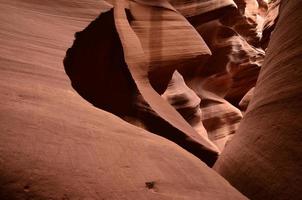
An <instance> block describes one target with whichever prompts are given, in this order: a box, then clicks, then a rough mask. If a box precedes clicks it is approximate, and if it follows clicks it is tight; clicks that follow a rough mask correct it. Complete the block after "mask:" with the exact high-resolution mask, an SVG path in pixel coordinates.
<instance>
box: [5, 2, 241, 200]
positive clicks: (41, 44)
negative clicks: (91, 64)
mask: <svg viewBox="0 0 302 200" xmlns="http://www.w3.org/2000/svg"><path fill="white" fill-rule="evenodd" d="M109 8H110V7H109V6H107V5H105V4H104V2H102V1H89V0H85V1H63V0H57V1H33V0H11V1H6V2H4V1H1V2H0V10H1V12H0V34H1V37H0V99H1V103H0V132H1V134H0V199H1V200H13V199H18V200H24V199H34V200H39V199H54V200H57V199H58V200H59V199H60V200H61V199H115V200H120V199H129V200H133V199H166V200H168V199H188V200H192V199H196V200H199V199H223V200H225V199H230V200H234V199H246V198H245V197H244V196H243V195H241V194H240V193H239V192H238V191H236V190H235V189H234V188H233V187H232V186H230V185H229V183H228V182H227V181H225V180H224V179H223V178H222V177H221V176H219V175H218V174H217V173H216V172H215V171H213V170H211V169H210V168H208V167H207V166H206V165H205V164H204V163H203V162H201V161H200V160H199V159H197V158H196V157H194V156H193V155H192V154H190V153H188V152H187V151H185V150H183V149H182V148H180V147H179V146H178V145H176V144H174V143H172V142H170V141H168V140H166V139H164V138H162V137H160V136H156V135H154V134H152V133H150V132H147V131H145V130H143V129H141V128H137V127H135V126H133V125H130V124H128V123H126V122H125V121H123V120H121V119H120V118H118V117H116V116H114V115H112V114H110V113H108V112H105V111H102V110H100V109H96V108H95V107H93V106H92V105H90V104H89V103H87V102H86V101H85V100H83V99H82V98H81V97H80V96H79V95H78V94H77V93H76V92H75V91H74V89H73V88H72V87H71V86H70V81H69V79H68V77H67V75H66V74H65V72H64V68H63V64H62V62H63V59H64V56H65V53H66V50H67V49H68V47H70V46H71V43H72V41H73V35H74V33H75V32H77V31H79V30H82V29H84V28H85V27H86V26H87V25H88V24H89V23H90V21H92V20H94V19H95V18H96V17H97V16H98V15H99V14H100V12H102V11H104V10H107V9H109ZM107 87H111V86H110V84H108V85H107ZM103 94H104V93H103ZM104 95H106V93H105V94H104ZM119 100H120V101H123V100H124V99H119Z"/></svg>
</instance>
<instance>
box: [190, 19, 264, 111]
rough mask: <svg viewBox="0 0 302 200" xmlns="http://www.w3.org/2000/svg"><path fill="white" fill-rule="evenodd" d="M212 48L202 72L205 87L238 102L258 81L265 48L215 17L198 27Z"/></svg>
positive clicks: (235, 102)
mask: <svg viewBox="0 0 302 200" xmlns="http://www.w3.org/2000/svg"><path fill="white" fill-rule="evenodd" d="M196 29H197V30H198V32H199V33H200V34H201V36H202V37H203V38H204V39H205V41H206V43H207V45H208V46H209V48H210V50H211V51H212V56H211V58H210V59H209V60H208V61H207V62H206V64H205V66H204V69H203V71H202V72H201V76H203V77H204V80H203V82H202V84H203V88H204V89H205V90H208V91H210V92H213V93H215V94H217V95H218V96H221V97H222V98H226V99H228V100H229V101H231V102H232V103H234V104H235V105H236V104H237V103H238V102H239V101H240V99H241V98H242V97H243V96H244V94H245V93H246V92H247V91H248V90H249V89H250V88H252V87H253V86H254V85H255V82H256V80H257V77H258V73H259V70H260V66H261V64H262V61H263V58H264V52H263V50H261V49H258V48H255V47H253V46H251V45H250V44H248V43H247V42H246V40H245V39H244V38H243V37H242V36H241V35H239V34H238V33H237V32H236V31H234V30H233V29H232V28H231V27H229V26H225V25H223V24H221V23H220V22H219V21H217V20H214V21H211V22H208V23H205V24H201V25H199V26H197V27H196Z"/></svg>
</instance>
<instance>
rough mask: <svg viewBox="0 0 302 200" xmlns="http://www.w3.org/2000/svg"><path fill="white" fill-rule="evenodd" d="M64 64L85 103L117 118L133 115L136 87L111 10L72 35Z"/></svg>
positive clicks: (74, 86)
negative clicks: (72, 40)
mask: <svg viewBox="0 0 302 200" xmlns="http://www.w3.org/2000/svg"><path fill="white" fill-rule="evenodd" d="M64 67H65V71H66V73H67V75H68V76H69V78H70V80H71V82H72V86H73V88H74V89H75V90H76V91H77V92H78V93H79V94H80V95H81V96H82V97H83V98H84V99H86V100H87V101H88V102H90V103H92V104H93V105H94V106H96V107H98V108H100V109H103V110H106V111H108V112H111V113H113V114H115V115H118V116H120V117H124V116H129V115H130V116H131V115H132V114H133V102H134V97H135V94H136V86H135V84H134V82H133V80H132V79H131V75H130V73H129V71H128V69H127V65H126V63H125V60H124V53H123V48H122V45H121V42H120V39H119V36H118V33H117V31H116V28H115V24H114V18H113V10H110V11H108V12H105V13H102V14H101V15H100V16H99V17H98V18H97V19H96V20H94V21H93V22H91V23H90V24H89V26H88V27H86V28H85V29H84V30H83V31H81V32H77V33H76V34H75V41H74V43H73V45H72V47H71V48H70V49H68V51H67V54H66V57H65V59H64Z"/></svg>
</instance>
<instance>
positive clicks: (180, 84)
mask: <svg viewBox="0 0 302 200" xmlns="http://www.w3.org/2000/svg"><path fill="white" fill-rule="evenodd" d="M162 97H163V98H164V99H165V100H166V101H168V102H169V103H170V104H171V105H172V106H173V107H174V108H175V109H176V110H177V111H178V112H179V113H180V114H181V116H182V117H183V118H184V119H185V120H186V121H187V122H188V123H189V124H190V125H191V126H192V127H193V128H194V129H195V130H196V131H197V133H199V134H200V135H202V136H204V137H206V138H208V134H207V131H206V130H205V128H204V127H203V124H202V121H201V109H200V98H199V97H198V96H197V94H196V93H195V92H194V91H193V90H192V89H190V88H189V87H188V86H187V85H186V83H185V81H184V79H183V77H182V76H181V74H179V72H178V71H175V72H174V74H173V76H172V79H171V81H170V82H169V85H168V88H167V90H166V91H165V93H164V94H163V95H162Z"/></svg>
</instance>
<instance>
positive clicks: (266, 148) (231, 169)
mask: <svg viewBox="0 0 302 200" xmlns="http://www.w3.org/2000/svg"><path fill="white" fill-rule="evenodd" d="M301 9H302V2H301V1H299V0H283V1H282V2H281V5H280V15H279V19H278V22H277V24H276V28H275V30H274V33H273V35H272V38H271V40H270V42H269V45H268V48H267V54H266V58H265V61H264V64H263V68H262V70H261V72H260V75H259V79H258V81H257V84H256V87H255V90H254V97H253V98H252V100H251V102H250V105H249V107H248V110H247V111H246V113H245V116H244V118H243V120H242V122H241V124H240V127H239V129H238V131H237V134H236V136H235V137H234V138H233V140H232V142H231V143H230V144H229V145H228V146H227V147H226V149H225V150H224V152H223V153H222V155H221V156H220V158H219V160H218V161H217V162H216V164H215V166H214V167H215V169H216V170H217V171H218V172H219V173H220V174H222V175H223V176H224V177H225V178H226V179H227V180H229V181H230V182H231V184H232V185H234V186H235V187H236V188H238V189H239V190H240V191H241V192H242V193H244V194H245V195H246V196H247V197H249V198H250V199H276V200H279V199H280V200H283V199H301V187H300V186H301V184H302V176H301V167H302V159H301V156H300V155H301V153H302V151H301V141H302V138H301V130H302V115H301V110H302V99H301V97H302V93H301V91H302V84H301V83H302V68H301V64H302V56H301V53H302V46H301V44H302V38H301V34H302V15H301V12H300V11H301Z"/></svg>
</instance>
